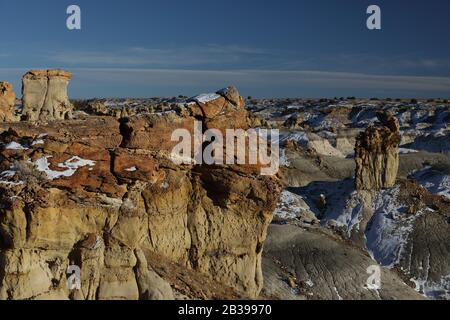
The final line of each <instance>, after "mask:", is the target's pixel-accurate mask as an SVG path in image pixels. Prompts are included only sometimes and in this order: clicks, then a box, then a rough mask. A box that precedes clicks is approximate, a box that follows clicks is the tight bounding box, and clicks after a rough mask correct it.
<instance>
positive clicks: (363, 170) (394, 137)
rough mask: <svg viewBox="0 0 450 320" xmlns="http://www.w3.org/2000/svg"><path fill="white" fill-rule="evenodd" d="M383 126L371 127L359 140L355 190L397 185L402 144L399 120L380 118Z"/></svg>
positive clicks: (390, 117)
mask: <svg viewBox="0 0 450 320" xmlns="http://www.w3.org/2000/svg"><path fill="white" fill-rule="evenodd" d="M378 118H379V121H380V123H379V124H378V125H375V126H371V127H369V128H368V129H367V130H366V131H365V132H363V133H361V134H360V135H359V136H358V138H357V140H356V148H355V160H356V177H355V179H356V189H357V190H381V189H385V188H391V187H393V186H394V185H395V181H396V179H397V172H398V166H399V152H398V146H399V143H400V141H401V134H400V124H399V122H398V120H397V119H396V118H395V117H394V116H392V115H388V114H386V113H380V114H378Z"/></svg>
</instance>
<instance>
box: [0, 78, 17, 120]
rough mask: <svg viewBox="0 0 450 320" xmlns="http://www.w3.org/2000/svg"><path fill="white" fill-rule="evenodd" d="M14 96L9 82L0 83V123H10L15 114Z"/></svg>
mask: <svg viewBox="0 0 450 320" xmlns="http://www.w3.org/2000/svg"><path fill="white" fill-rule="evenodd" d="M15 103H16V94H15V93H14V90H13V86H12V85H11V84H10V83H9V82H0V122H12V121H15V120H16V118H15V116H14V113H15V110H14V108H15Z"/></svg>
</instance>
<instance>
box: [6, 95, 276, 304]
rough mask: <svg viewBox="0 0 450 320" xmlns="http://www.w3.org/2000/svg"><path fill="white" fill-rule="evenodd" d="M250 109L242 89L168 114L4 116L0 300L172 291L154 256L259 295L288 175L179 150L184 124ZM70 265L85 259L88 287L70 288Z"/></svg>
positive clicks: (241, 115)
mask: <svg viewBox="0 0 450 320" xmlns="http://www.w3.org/2000/svg"><path fill="white" fill-rule="evenodd" d="M42 114H43V113H42V112H41V113H40V115H42ZM33 115H35V113H33ZM245 119H246V111H245V109H244V107H243V100H242V98H241V97H240V96H239V94H238V93H237V91H236V90H235V89H234V88H231V89H227V90H224V91H220V92H219V93H217V94H216V95H214V96H213V99H203V98H202V97H196V98H194V99H193V101H192V102H190V103H187V104H186V105H185V106H183V107H182V108H180V110H178V111H177V112H170V113H167V114H147V115H139V116H134V117H131V118H128V119H124V120H122V121H117V120H116V119H114V118H112V117H88V118H87V119H86V120H78V121H75V120H71V121H64V122H62V121H56V122H52V123H50V124H48V125H41V126H35V125H33V124H31V123H26V122H22V123H17V124H14V125H8V126H6V125H4V126H3V129H2V130H0V132H2V131H3V134H2V135H1V136H0V139H1V142H2V145H3V147H1V148H0V150H1V151H0V154H1V159H2V161H1V162H0V189H1V192H0V197H1V199H0V203H1V206H0V265H1V266H2V272H0V299H39V298H58V299H64V298H66V299H67V298H72V299H160V298H164V299H171V298H173V293H172V289H171V287H170V286H169V284H168V283H167V282H165V281H164V280H163V279H162V278H160V276H159V275H160V274H161V272H160V273H159V274H157V273H156V272H155V270H157V269H158V267H159V265H158V264H154V261H153V260H152V259H150V257H151V256H152V255H159V256H162V257H164V258H165V259H168V260H169V261H170V262H171V263H174V264H176V265H177V266H180V267H181V268H186V269H187V270H195V271H196V273H197V274H199V275H200V274H204V275H205V277H206V278H209V279H212V280H213V281H217V283H220V284H221V286H224V287H226V286H229V287H231V288H233V290H234V291H235V292H238V293H240V294H243V295H244V296H246V297H257V296H258V294H259V293H260V291H261V289H262V286H263V277H262V269H261V255H262V250H263V245H264V241H265V239H266V234H267V228H268V225H269V223H270V222H271V220H272V212H273V210H274V208H275V207H276V204H277V201H278V197H279V193H280V184H279V181H278V180H277V179H276V178H273V177H266V176H260V175H259V171H258V170H257V168H256V167H251V166H246V167H241V166H204V165H203V166H199V165H193V164H191V165H181V166H180V165H176V164H174V162H173V159H172V158H171V155H170V150H171V149H172V147H173V146H174V145H175V144H176V142H171V136H170V135H171V133H172V131H173V129H176V128H186V129H188V130H192V129H193V128H192V126H191V125H192V124H193V122H194V120H201V121H202V122H203V123H204V124H205V126H207V127H211V126H214V127H216V128H219V129H221V128H222V129H223V128H225V125H226V126H227V128H228V127H231V128H232V127H233V126H236V127H239V128H246V123H245ZM152 261H153V262H152ZM70 265H76V266H79V267H80V268H81V290H79V291H77V290H75V291H69V290H68V289H67V286H66V270H67V268H68V266H70ZM208 281H209V280H208ZM205 283H206V282H205ZM170 284H171V285H172V287H174V286H173V283H170ZM175 291H176V290H175ZM205 292H206V291H205Z"/></svg>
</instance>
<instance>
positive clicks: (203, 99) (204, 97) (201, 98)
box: [190, 93, 221, 104]
mask: <svg viewBox="0 0 450 320" xmlns="http://www.w3.org/2000/svg"><path fill="white" fill-rule="evenodd" d="M220 97H221V96H220V95H218V94H217V93H203V94H199V95H198V96H195V97H193V98H191V99H190V100H194V101H196V102H198V103H202V104H206V103H208V102H211V101H214V100H217V99H219V98H220Z"/></svg>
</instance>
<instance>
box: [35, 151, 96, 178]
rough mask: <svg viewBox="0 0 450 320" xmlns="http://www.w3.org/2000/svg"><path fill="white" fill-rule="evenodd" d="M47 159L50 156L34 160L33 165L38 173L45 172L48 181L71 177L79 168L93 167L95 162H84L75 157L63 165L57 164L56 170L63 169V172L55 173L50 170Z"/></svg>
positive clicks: (84, 160)
mask: <svg viewBox="0 0 450 320" xmlns="http://www.w3.org/2000/svg"><path fill="white" fill-rule="evenodd" d="M49 158H51V156H46V157H42V158H40V159H38V160H36V162H35V163H34V164H35V166H36V169H37V170H38V171H39V172H45V173H46V174H47V177H48V179H50V180H54V179H59V178H62V177H71V176H72V175H73V174H74V173H75V172H76V171H77V170H78V169H79V168H82V167H86V166H89V167H93V166H95V161H92V160H86V159H82V158H80V157H76V156H75V157H72V158H70V159H69V160H67V161H64V162H63V163H59V164H58V168H61V169H65V170H64V171H55V170H51V169H50V167H49V162H48V159H49Z"/></svg>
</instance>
